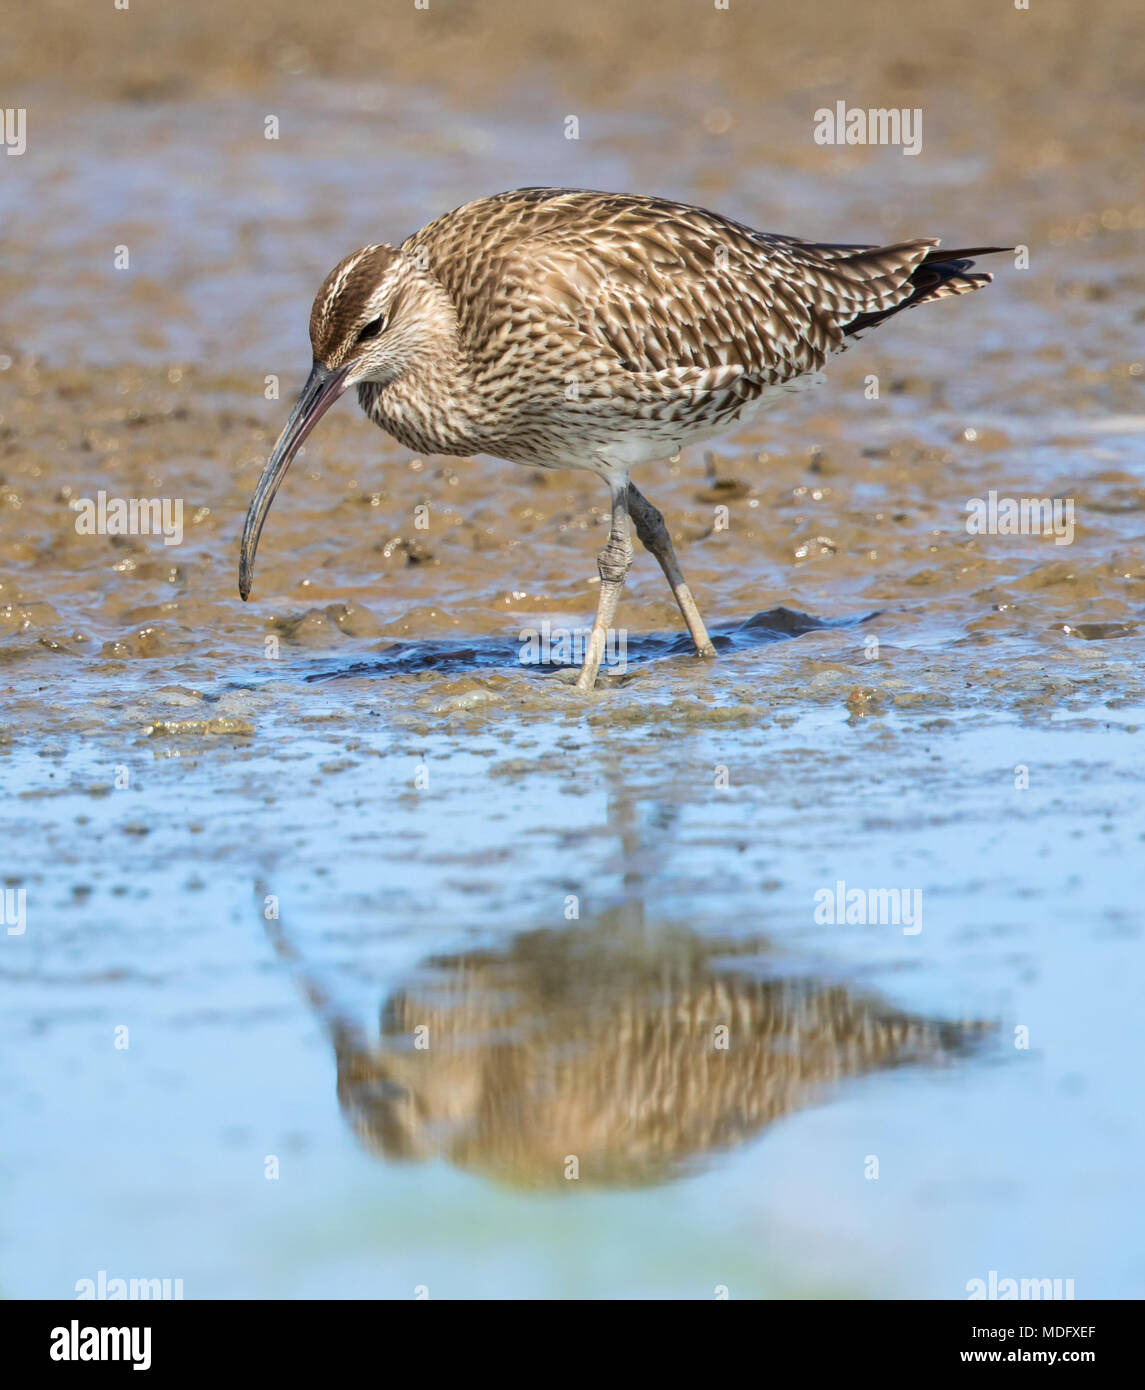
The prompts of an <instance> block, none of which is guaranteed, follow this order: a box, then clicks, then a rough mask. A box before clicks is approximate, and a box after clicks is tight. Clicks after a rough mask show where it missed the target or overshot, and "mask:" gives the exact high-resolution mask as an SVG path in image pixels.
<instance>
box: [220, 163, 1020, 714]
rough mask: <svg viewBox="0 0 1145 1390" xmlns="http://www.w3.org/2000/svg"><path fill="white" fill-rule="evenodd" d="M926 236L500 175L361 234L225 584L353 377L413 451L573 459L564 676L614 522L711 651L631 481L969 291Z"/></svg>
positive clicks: (612, 558)
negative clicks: (498, 180)
mask: <svg viewBox="0 0 1145 1390" xmlns="http://www.w3.org/2000/svg"><path fill="white" fill-rule="evenodd" d="M938 246H939V243H938V241H937V240H935V239H933V238H916V239H914V240H912V241H903V242H899V243H898V244H896V245H894V246H869V245H838V244H826V243H820V242H810V241H804V240H801V239H800V238H798V237H792V236H780V235H776V234H774V233H769V232H757V231H754V230H753V229H752V228H751V227H747V226H745V225H744V224H742V223H739V222H733V221H732V220H731V219H730V218H727V217H722V216H720V215H719V214H718V213H714V212H708V211H706V210H705V209H703V208H698V207H691V206H689V205H687V204H685V203H674V202H669V201H667V200H666V199H663V198H651V197H640V196H636V195H632V194H624V193H594V192H587V191H583V190H575V189H564V188H520V189H516V190H514V191H512V192H509V193H499V194H497V195H496V196H495V197H492V198H480V199H478V200H477V201H476V202H472V203H467V204H466V205H465V206H464V207H461V208H457V209H455V210H454V211H453V212H448V213H446V214H445V215H444V216H442V217H439V218H437V219H436V220H435V221H433V222H430V223H429V224H428V225H427V226H425V227H423V228H422V229H421V231H419V232H415V233H414V234H413V236H411V237H409V238H407V240H405V241H404V242H402V244H401V245H400V246H398V247H396V248H395V247H393V246H389V245H385V244H380V245H371V246H363V247H362V248H361V249H360V250H358V251H355V252H353V254H351V255H349V256H347V257H346V258H345V260H343V261H341V262H339V264H338V265H336V266H335V267H334V269H333V270H332V271H331V272H330V274H329V275H328V276H327V277H326V279H325V281H324V282H323V285H322V287H321V289H320V290H319V291H318V294H317V296H316V298H315V300H314V306H313V308H312V309H311V312H310V341H311V345H312V347H313V350H314V365H313V368H312V370H311V372H310V376H309V378H308V380H307V382H306V385H305V386H304V387H303V389H302V394H301V395H300V396H299V398H298V402H297V404H296V405H295V407H294V410H293V412H292V413H291V416H290V419H289V420H288V421H287V424H286V428H285V429H284V430H283V432H282V434H281V435H280V436H279V439H278V442H277V443H276V444H275V446H274V449H273V451H272V452H271V455H270V458H269V460H268V462H267V465H266V467H265V469H264V470H263V473H262V476H261V478H260V479H259V482H258V486H257V488H256V489H255V493H254V496H253V497H252V499H251V504H250V509H249V510H248V512H247V517H246V524H245V526H244V528H243V537H242V553H241V558H240V565H239V592H240V593H241V595H242V597H243V598H244V599H245V598H246V597H247V596H248V595H249V593H250V588H251V583H252V579H253V573H254V558H255V551H256V548H257V546H258V540H259V536H260V534H261V532H262V526H263V522H264V521H265V519H266V514H267V512H268V510H269V509H270V505H271V502H272V501H273V500H274V497H275V494H276V493H277V491H278V489H279V486H280V484H281V483H282V479H283V477H284V475H285V474H286V470H287V469H288V468H289V466H290V461H291V459H292V458H293V457H294V455H295V453H296V452H297V451H298V449H299V447H300V445H301V444H302V442H303V441H304V440H305V439H306V438H307V436H308V435H309V433H310V431H311V430H312V429H313V428H314V426H315V425H316V424H317V423H318V421H319V420H320V419H321V418H322V416H323V415H324V414H325V413H326V411H327V410H328V409H329V408H330V406H331V405H333V403H334V402H335V401H336V400H337V399H338V397H339V396H341V395H342V393H343V392H344V391H346V390H348V389H349V388H350V387H351V386H356V387H357V388H358V401H359V404H360V405H361V407H362V409H363V410H364V411H365V412H366V414H367V415H368V416H369V417H370V419H371V420H373V421H374V422H375V424H377V425H380V426H381V428H382V429H384V430H386V431H387V433H389V434H391V435H392V436H393V437H394V438H395V439H396V440H398V442H399V443H401V444H403V445H405V446H406V447H407V448H409V449H414V450H416V451H418V452H419V453H435V454H454V455H465V456H468V455H472V454H493V455H495V456H496V457H498V458H503V459H508V460H511V461H512V462H514V463H522V464H533V465H538V466H540V467H542V468H582V469H587V470H589V471H590V472H592V473H596V474H598V475H599V476H600V477H601V478H603V479H604V481H605V482H606V483H607V484H608V489H609V493H610V496H611V509H612V523H611V527H610V529H609V536H608V542H607V544H606V545H605V547H604V549H603V550H602V551H601V552H600V555H599V557H598V559H597V568H598V570H599V573H600V595H599V598H598V601H597V608H596V617H595V619H594V622H593V626H592V633H591V635H590V637H589V641H588V645H587V650H586V656H585V661H584V666H583V668H582V670H581V672H580V675H579V677H578V680H577V687H578V689H581V690H590V689H591V688H592V687H593V686H594V684H595V683H596V676H597V672H598V670H599V668H600V662H601V658H602V656H603V653H604V649H605V641H606V637H607V634H608V630H609V628H610V626H611V624H612V620H613V616H614V614H615V612H616V606H617V602H618V600H619V598H620V591H621V589H622V588H623V586H624V581H625V578H626V576H627V574H628V568H629V565H630V564H631V562H632V543H631V540H630V538H629V525H628V523H629V517H630V516H631V518H632V521H633V522H634V523H635V526H636V534H637V535H638V536H639V537H640V540H641V542H642V543H643V544H644V546H645V547H646V548H647V549H648V550H650V551H651V552H652V554H653V555H654V556H655V557H656V559H657V560H658V561H659V563H660V567H661V568H662V569H663V571H664V575H665V577H666V578H667V580H668V584H669V586H670V587H671V589H672V593H673V595H674V597H675V600H676V603H677V604H678V605H679V608H680V612H681V614H682V615H683V618H684V622H685V623H686V624H687V627H688V631H689V633H690V634H691V637H692V641H693V643H694V644H695V648H696V653H697V655H698V656H702V657H709V656H714V655H715V649H714V648H713V646H712V643H711V641H710V639H709V637H708V634H707V631H706V629H705V627H704V623H703V619H702V618H701V617H700V612H699V609H698V608H697V606H696V601H695V599H694V598H693V596H692V592H691V590H690V589H689V587H688V585H687V583H686V582H685V580H684V575H683V573H682V571H681V569H680V564H679V561H678V560H677V558H676V553H675V549H674V547H673V545H672V541H671V537H670V536H669V534H668V528H667V527H666V526H665V524H664V518H663V517H662V516H661V515H660V513H659V512H658V511H657V510H656V508H655V507H654V506H653V505H652V504H651V503H650V502H649V501H648V500H647V498H646V497H644V495H643V494H642V493H641V492H640V491H638V490H637V488H636V485H635V484H634V483H632V482H631V481H630V474H631V472H632V469H633V468H634V467H636V466H637V465H640V464H646V463H650V462H653V461H654V460H657V459H665V458H671V457H674V456H675V455H676V454H677V453H678V452H679V450H680V449H681V448H682V447H683V446H684V445H686V444H690V443H694V442H695V441H697V440H702V439H709V438H711V437H712V436H713V435H716V434H720V433H723V432H724V431H725V430H727V429H729V428H730V427H731V426H732V425H735V424H737V423H740V422H742V421H744V420H746V419H748V418H750V416H751V415H753V414H754V413H755V412H756V411H757V410H759V409H761V408H762V407H764V406H767V405H770V404H772V403H773V402H774V401H776V400H777V399H779V398H780V397H781V396H782V395H783V394H784V392H786V391H789V390H791V389H792V388H793V387H795V386H797V385H801V384H804V383H806V382H807V381H809V380H814V379H817V378H818V376H819V374H820V373H821V371H822V369H823V367H824V366H825V365H826V363H827V361H828V359H829V358H830V357H832V356H833V355H834V354H835V353H838V352H842V351H843V350H844V349H845V348H847V347H848V346H849V345H850V343H851V342H853V341H855V340H856V339H857V338H859V337H860V336H861V335H862V334H863V333H864V332H865V331H866V330H867V329H870V328H872V327H874V326H875V325H876V324H879V323H881V322H882V321H883V320H884V319H886V318H889V317H890V316H891V315H892V314H896V313H898V312H899V310H901V309H907V308H910V307H912V306H913V305H915V304H921V303H924V302H926V301H929V300H932V299H944V298H946V297H947V296H948V295H954V294H965V293H967V292H968V291H969V290H974V289H977V288H978V287H979V286H980V285H985V284H987V283H988V282H989V281H990V279H991V278H992V277H991V276H989V275H986V274H970V273H968V272H969V271H970V270H971V267H972V265H973V261H972V259H971V258H972V257H974V256H979V255H986V254H989V253H991V252H995V251H1002V250H1005V249H1006V248H1004V247H993V246H990V247H975V248H974V249H972V250H958V251H940V250H938Z"/></svg>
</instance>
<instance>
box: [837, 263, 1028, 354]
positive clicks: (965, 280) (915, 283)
mask: <svg viewBox="0 0 1145 1390" xmlns="http://www.w3.org/2000/svg"><path fill="white" fill-rule="evenodd" d="M909 245H910V246H911V247H912V248H913V249H914V250H915V252H916V254H917V252H918V251H920V250H923V249H925V250H926V254H925V255H924V256H923V257H922V258H921V260H919V262H918V264H917V265H916V266H915V268H914V269H913V270H912V271H911V272H910V275H909V277H908V278H907V280H906V282H905V283H904V285H903V289H904V290H906V291H908V292H907V293H905V294H904V295H903V297H902V298H901V299H899V301H898V303H897V304H893V305H891V306H889V307H887V308H883V309H877V310H873V311H870V312H867V313H861V314H858V315H856V317H855V318H854V319H852V320H851V322H850V323H848V324H845V325H844V326H843V334H844V336H845V337H854V336H855V335H856V334H858V333H861V332H863V331H865V330H866V329H868V328H873V327H874V326H875V324H878V323H882V321H883V320H884V319H887V318H890V317H891V315H892V314H897V313H900V312H901V311H902V310H903V309H913V308H914V306H915V305H916V304H926V303H929V301H930V300H932V299H946V298H948V297H949V296H950V295H954V294H969V293H970V291H971V290H977V289H981V288H982V286H983V285H988V284H989V283H990V281H991V280H993V278H994V277H993V276H992V275H991V274H990V273H989V272H988V271H977V272H975V273H973V274H971V273H970V272H971V270H972V269H973V266H974V258H975V257H977V256H993V255H1000V254H1001V253H1002V252H1005V251H1012V250H1013V249H1014V248H1013V247H1012V246H974V247H968V248H966V249H960V250H953V251H946V250H943V249H941V248H940V247H939V245H938V243H937V242H935V241H918V242H913V243H909ZM901 249H904V248H899V247H893V248H891V247H882V248H877V249H874V250H872V251H870V252H868V253H866V254H868V255H871V256H877V257H882V256H884V255H885V253H886V252H887V251H888V250H901ZM862 255H863V253H861V252H860V253H857V254H856V256H855V261H860V260H861V259H862Z"/></svg>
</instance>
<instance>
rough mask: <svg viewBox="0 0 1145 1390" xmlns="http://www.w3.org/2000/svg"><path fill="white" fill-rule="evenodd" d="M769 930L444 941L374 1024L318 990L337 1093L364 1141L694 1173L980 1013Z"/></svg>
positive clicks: (409, 1153) (508, 1159)
mask: <svg viewBox="0 0 1145 1390" xmlns="http://www.w3.org/2000/svg"><path fill="white" fill-rule="evenodd" d="M768 960H769V957H768V956H767V955H766V954H765V948H764V947H763V946H762V945H761V943H759V942H754V943H749V944H747V945H745V944H744V943H743V942H742V941H741V942H736V943H728V942H720V941H711V940H708V939H705V938H703V937H701V936H699V935H697V934H695V933H693V932H691V931H687V930H685V931H679V930H670V929H669V928H667V927H664V928H662V929H658V930H649V929H647V928H645V927H644V926H643V925H639V926H633V925H632V923H631V922H630V921H626V917H625V909H624V908H621V909H617V910H615V911H614V912H609V913H606V914H604V915H603V916H601V917H599V918H597V919H596V920H595V921H593V922H591V923H588V922H582V923H579V924H577V926H576V927H572V928H569V929H566V930H563V931H534V932H526V933H524V934H522V935H520V936H518V937H516V938H514V940H513V941H512V943H511V944H510V945H509V946H508V947H507V948H506V949H505V950H503V951H485V952H474V953H472V954H465V955H455V956H447V957H442V958H439V959H434V960H431V961H429V962H427V963H426V966H425V967H424V968H422V969H419V971H418V974H417V981H418V982H417V983H416V984H411V985H410V986H408V987H407V988H403V989H399V990H397V991H396V992H395V993H393V994H392V995H391V996H390V997H389V999H388V1000H387V1001H386V1003H385V1005H384V1008H383V1011H382V1021H381V1027H380V1030H379V1036H378V1037H377V1039H376V1040H370V1039H367V1038H366V1037H365V1036H364V1034H363V1033H362V1031H361V1030H360V1029H359V1028H358V1027H357V1026H356V1025H355V1024H354V1023H352V1022H351V1021H350V1020H348V1019H347V1018H346V1017H344V1016H342V1015H340V1014H339V1013H338V1011H337V1010H333V1009H331V1008H330V1006H329V1004H328V1001H327V1000H326V999H325V997H324V996H323V995H322V993H321V991H318V990H316V989H314V988H313V987H308V993H309V995H310V998H311V1001H312V1002H313V1003H314V1004H315V1005H316V1007H318V1008H319V1010H320V1012H322V1013H323V1014H324V1016H325V1020H326V1026H327V1029H328V1032H329V1035H330V1038H331V1041H332V1042H333V1044H334V1048H335V1053H336V1057H337V1065H338V1098H339V1101H340V1103H341V1106H342V1109H343V1112H344V1114H345V1115H346V1117H347V1119H348V1120H349V1121H350V1123H351V1124H352V1125H353V1127H354V1129H355V1130H356V1132H357V1133H358V1135H359V1136H360V1138H361V1139H362V1141H363V1142H364V1143H365V1144H366V1145H367V1146H368V1147H369V1148H370V1149H372V1150H374V1151H375V1152H377V1153H378V1154H381V1155H385V1156H387V1157H393V1158H406V1159H425V1158H430V1157H437V1156H440V1157H444V1158H447V1159H448V1160H449V1161H450V1162H452V1163H455V1164H457V1165H458V1166H459V1167H462V1168H466V1169H470V1170H473V1171H476V1172H481V1173H484V1174H486V1175H488V1176H490V1177H494V1178H497V1179H498V1180H500V1181H503V1182H506V1183H510V1184H513V1185H518V1186H549V1185H553V1186H555V1185H556V1184H558V1183H560V1182H562V1181H564V1180H565V1179H566V1178H567V1177H568V1176H570V1160H572V1161H573V1163H572V1165H571V1170H572V1173H573V1174H575V1176H576V1177H578V1178H579V1179H580V1180H582V1181H584V1182H587V1183H590V1184H596V1185H609V1184H615V1185H632V1184H649V1183H655V1182H659V1181H663V1180H665V1179H668V1178H671V1177H674V1176H677V1175H680V1174H682V1173H683V1172H685V1171H686V1170H687V1167H688V1165H689V1164H690V1163H693V1162H694V1161H696V1160H698V1159H699V1158H701V1157H702V1156H704V1155H706V1154H709V1153H711V1152H713V1151H718V1150H721V1149H727V1148H730V1147H732V1146H734V1145H736V1144H740V1143H743V1142H744V1141H746V1140H747V1139H749V1138H751V1137H752V1136H753V1135H755V1134H757V1133H758V1132H759V1131H761V1130H762V1129H764V1128H765V1127H766V1126H767V1125H768V1124H770V1123H771V1122H773V1121H774V1120H777V1119H779V1118H780V1117H781V1116H783V1115H785V1114H787V1113H789V1112H791V1111H795V1110H798V1109H801V1108H803V1107H805V1106H807V1105H810V1104H813V1103H815V1102H816V1101H817V1100H819V1099H821V1098H822V1097H823V1096H824V1095H825V1094H826V1093H827V1092H828V1091H829V1089H830V1088H831V1087H832V1086H833V1085H835V1084H837V1083H838V1082H839V1081H841V1080H842V1079H843V1078H845V1077H850V1076H859V1075H862V1074H863V1073H866V1072H870V1071H876V1070H881V1069H884V1068H890V1067H894V1066H899V1065H901V1064H904V1063H919V1062H922V1063H931V1064H935V1063H941V1062H942V1061H943V1060H944V1059H946V1058H947V1057H949V1056H950V1055H951V1054H953V1053H957V1052H959V1051H960V1050H962V1049H964V1048H965V1047H966V1046H967V1045H968V1044H969V1043H970V1042H971V1041H972V1040H973V1039H974V1038H975V1037H976V1036H978V1035H979V1034H980V1033H981V1031H982V1028H981V1026H980V1025H977V1024H967V1025H962V1024H955V1023H947V1022H943V1021H935V1020H927V1019H924V1018H920V1017H916V1016H912V1015H909V1014H906V1013H903V1012H901V1011H899V1010H897V1009H895V1008H893V1007H892V1006H890V1005H888V1004H886V1003H884V1002H882V1001H881V1000H879V999H877V998H875V997H872V996H869V995H866V994H863V993H860V992H858V991H852V990H850V989H848V988H846V987H845V986H843V985H841V984H838V983H831V982H827V981H824V980H822V979H819V978H817V977H815V976H813V975H810V974H807V975H803V976H795V975H791V974H790V973H785V974H784V976H783V977H782V978H779V977H778V976H776V975H775V974H774V973H772V972H769V970H768V968H767V965H768Z"/></svg>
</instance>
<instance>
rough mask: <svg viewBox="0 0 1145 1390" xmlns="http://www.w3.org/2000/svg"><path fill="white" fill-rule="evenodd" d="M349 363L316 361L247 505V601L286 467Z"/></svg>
mask: <svg viewBox="0 0 1145 1390" xmlns="http://www.w3.org/2000/svg"><path fill="white" fill-rule="evenodd" d="M349 371H350V366H349V364H348V363H347V365H346V366H344V367H339V368H338V369H337V371H331V370H330V368H329V367H324V366H322V364H321V363H320V362H315V364H314V366H313V367H312V368H311V371H310V375H309V376H308V377H307V379H306V385H305V386H304V387H303V388H302V394H301V395H300V396H299V397H298V400H297V401H296V402H295V406H294V409H293V410H292V411H291V412H290V419H289V420H287V422H286V428H285V429H284V430H283V431H282V433H281V434H280V435H279V436H278V442H277V443H276V444H275V446H274V448H273V450H272V451H271V455H270V458H269V459H267V462H266V467H265V468H264V469H263V470H262V477H261V478H259V480H258V486H257V487H256V488H255V490H254V496H253V497H252V498H251V499H250V506H249V507H248V508H247V514H246V523H245V525H244V526H243V539H242V546H241V548H240V551H239V593H240V594H241V595H242V597H243V599H244V601H245V600H246V599H247V598H248V597H249V596H250V590H251V585H252V584H253V583H254V557H255V552H256V551H257V550H258V538H259V536H261V535H262V524H263V522H264V521H265V520H266V514H267V512H269V511H270V504H271V503H272V502H273V501H274V499H275V495H276V494H277V492H278V489H279V488H280V487H281V486H282V480H283V478H285V477H286V470H287V469H288V468H289V467H290V464H291V460H292V459H293V458H294V455H295V454H296V453H297V452H298V450H299V449H300V448H301V447H302V445H303V443H304V442H305V440H306V437H307V435H309V433H310V431H311V430H312V429H313V428H314V426H315V425H316V424H317V423H318V421H319V420H321V418H322V417H323V415H325V414H326V412H327V411H328V410H329V409H330V407H331V406H332V405H333V404H334V402H335V401H336V400H337V399H338V397H339V396H340V395H341V394H342V392H343V391H345V389H346V377H347V375H348V374H349Z"/></svg>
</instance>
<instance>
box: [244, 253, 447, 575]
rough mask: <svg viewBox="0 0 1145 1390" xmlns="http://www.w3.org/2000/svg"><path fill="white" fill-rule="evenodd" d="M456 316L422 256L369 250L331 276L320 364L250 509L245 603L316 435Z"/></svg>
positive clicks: (316, 342)
mask: <svg viewBox="0 0 1145 1390" xmlns="http://www.w3.org/2000/svg"><path fill="white" fill-rule="evenodd" d="M449 312H450V311H449V309H448V306H447V303H446V301H445V297H444V292H443V291H442V289H441V285H440V284H439V282H438V281H437V280H436V278H435V277H434V276H433V275H432V274H431V273H430V272H429V271H428V270H427V269H426V267H425V266H424V265H422V264H420V263H419V261H418V259H417V257H416V255H409V254H407V253H406V252H404V251H400V250H396V249H395V248H394V247H392V246H386V245H384V244H382V245H378V246H363V247H362V248H361V250H359V251H355V252H353V254H352V255H349V256H347V257H346V259H345V260H343V261H339V263H338V264H337V265H336V266H335V267H334V269H333V270H332V271H331V272H330V274H329V275H327V277H326V279H325V280H324V281H323V282H322V288H321V289H320V290H319V291H318V293H317V294H316V295H315V297H314V305H313V307H312V308H311V310H310V344H311V347H312V348H313V351H314V365H313V366H312V368H311V370H310V376H309V377H308V378H307V381H306V385H305V386H304V387H303V388H302V393H301V395H300V396H299V397H298V400H297V402H296V403H295V406H294V409H293V410H292V411H291V414H290V418H289V420H287V422H286V428H285V429H284V430H283V431H282V433H281V434H280V435H279V437H278V441H277V443H276V444H275V446H274V448H273V449H272V450H271V454H270V458H269V459H268V460H267V464H266V467H265V468H264V469H263V472H262V476H261V477H260V478H259V480H258V486H257V487H256V488H255V491H254V496H253V497H252V498H251V502H250V507H249V508H248V509H247V515H246V523H245V525H244V526H243V536H242V547H241V552H240V557H239V593H240V594H241V595H242V597H243V598H244V599H245V598H246V597H247V596H248V595H249V593H250V589H251V584H252V582H253V579H254V558H255V552H256V550H257V549H258V540H259V536H260V535H261V534H262V526H263V522H264V521H265V520H266V514H267V512H269V511H270V504H271V503H272V502H273V501H274V498H275V494H276V493H277V492H278V489H279V487H280V486H281V484H282V480H283V478H284V477H285V476H286V470H287V469H288V468H289V467H290V464H291V461H292V459H293V458H294V456H295V454H296V453H297V452H298V450H299V449H300V448H301V447H302V444H303V443H304V441H305V440H306V438H307V436H308V435H309V434H310V431H311V430H312V429H313V428H314V426H315V425H316V424H317V423H318V421H319V420H321V418H322V416H323V415H325V414H326V412H327V411H328V410H329V409H330V407H331V406H332V405H333V404H334V402H335V401H336V400H337V399H338V397H339V396H341V395H342V393H343V392H344V391H347V390H348V389H349V388H350V387H351V386H359V385H363V384H364V383H366V382H374V383H377V384H378V385H381V386H388V385H389V384H390V383H391V382H393V381H396V380H397V379H398V377H400V376H402V375H404V374H405V373H406V372H407V371H409V370H410V368H411V367H413V366H415V365H416V364H417V363H418V361H419V360H421V359H422V358H423V357H424V356H425V354H426V353H427V351H433V350H435V349H436V348H437V346H438V343H439V340H440V335H441V333H442V331H443V316H448V314H449ZM444 327H445V328H446V329H447V325H445V326H444Z"/></svg>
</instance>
